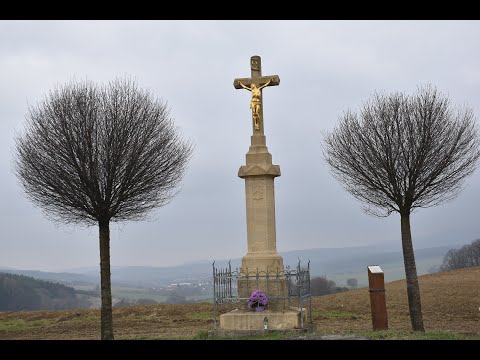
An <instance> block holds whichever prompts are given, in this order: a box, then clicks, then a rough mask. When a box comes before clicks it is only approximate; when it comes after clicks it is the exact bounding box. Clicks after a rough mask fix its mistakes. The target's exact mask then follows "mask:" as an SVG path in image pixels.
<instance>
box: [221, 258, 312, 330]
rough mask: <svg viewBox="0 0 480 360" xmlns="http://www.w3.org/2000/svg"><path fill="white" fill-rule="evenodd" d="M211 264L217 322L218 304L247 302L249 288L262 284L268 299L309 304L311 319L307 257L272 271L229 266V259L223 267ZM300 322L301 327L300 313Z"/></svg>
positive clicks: (294, 304)
mask: <svg viewBox="0 0 480 360" xmlns="http://www.w3.org/2000/svg"><path fill="white" fill-rule="evenodd" d="M212 268H213V320H214V325H215V327H216V326H217V305H218V304H225V303H242V302H243V304H244V305H245V306H246V304H247V302H248V299H249V296H250V292H249V289H251V288H252V287H254V288H260V287H261V288H262V289H261V290H263V291H264V292H265V293H266V294H267V296H268V298H269V302H270V303H272V302H273V303H276V304H283V306H284V307H285V306H297V307H298V308H299V309H300V311H304V309H305V306H306V305H308V307H309V311H308V313H309V320H310V323H312V322H313V320H312V297H311V292H310V261H308V263H307V265H306V266H303V267H302V266H301V262H300V260H299V261H298V264H297V266H296V267H295V268H293V269H291V268H290V267H286V268H285V269H276V270H275V271H270V270H269V271H259V270H258V269H255V270H254V271H251V270H249V269H248V268H247V269H239V268H236V269H234V270H232V266H231V264H230V261H229V262H228V266H227V267H225V268H216V267H215V261H214V262H213V264H212ZM300 318H301V326H302V328H303V314H302V316H301V317H300Z"/></svg>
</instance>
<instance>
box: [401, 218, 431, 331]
mask: <svg viewBox="0 0 480 360" xmlns="http://www.w3.org/2000/svg"><path fill="white" fill-rule="evenodd" d="M400 221H401V228H402V248H403V262H404V264H405V275H406V277H407V295H408V307H409V310H410V320H411V322H412V328H413V330H414V331H423V332H424V331H425V328H424V327H423V318H422V304H421V302H420V287H419V286H418V278H417V267H416V265H415V256H414V254H413V246H412V233H411V230H410V214H409V213H408V214H400Z"/></svg>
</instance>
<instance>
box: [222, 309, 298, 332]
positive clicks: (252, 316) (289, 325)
mask: <svg viewBox="0 0 480 360" xmlns="http://www.w3.org/2000/svg"><path fill="white" fill-rule="evenodd" d="M302 317H303V319H302ZM265 318H267V320H266V321H267V323H268V325H267V329H265ZM304 323H305V309H302V311H300V310H299V308H295V307H291V308H289V309H286V310H285V311H272V310H265V311H262V312H252V311H247V310H240V309H237V310H233V311H230V312H228V313H226V314H222V315H220V328H221V329H223V330H236V331H238V330H240V331H242V330H291V329H301V328H302V325H303V324H304Z"/></svg>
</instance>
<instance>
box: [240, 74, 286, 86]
mask: <svg viewBox="0 0 480 360" xmlns="http://www.w3.org/2000/svg"><path fill="white" fill-rule="evenodd" d="M270 79H273V80H272V82H271V83H270V84H268V86H276V85H279V84H280V78H279V77H278V75H271V76H260V77H258V78H253V79H252V78H241V79H235V80H233V86H234V87H235V89H241V88H242V87H241V86H240V84H239V83H238V82H239V81H240V82H241V83H242V84H243V85H245V86H248V87H250V86H252V84H255V86H257V87H260V86H262V85H265V84H266V83H267V82H268V81H269V80H270Z"/></svg>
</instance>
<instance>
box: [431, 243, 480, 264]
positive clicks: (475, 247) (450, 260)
mask: <svg viewBox="0 0 480 360" xmlns="http://www.w3.org/2000/svg"><path fill="white" fill-rule="evenodd" d="M471 266H480V239H477V240H474V241H472V243H471V244H467V245H464V246H462V247H461V248H460V249H450V250H448V252H447V253H446V254H445V256H444V257H443V262H442V265H441V266H440V270H441V271H449V270H455V269H462V268H466V267H471Z"/></svg>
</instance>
